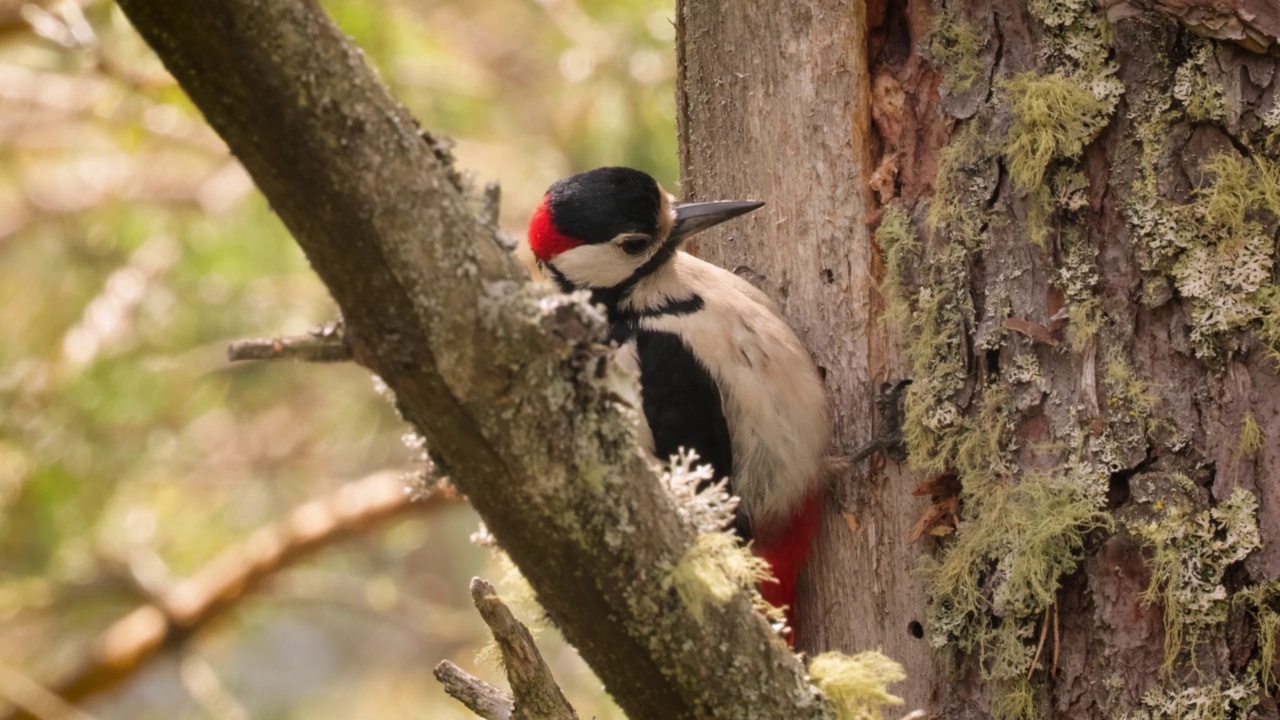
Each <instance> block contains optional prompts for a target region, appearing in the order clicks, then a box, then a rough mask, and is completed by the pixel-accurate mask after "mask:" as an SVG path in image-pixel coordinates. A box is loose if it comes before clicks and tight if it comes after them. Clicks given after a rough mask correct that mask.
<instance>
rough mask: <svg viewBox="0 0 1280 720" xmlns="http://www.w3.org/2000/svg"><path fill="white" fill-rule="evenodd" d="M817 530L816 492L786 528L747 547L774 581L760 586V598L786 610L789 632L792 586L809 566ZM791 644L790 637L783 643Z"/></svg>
mask: <svg viewBox="0 0 1280 720" xmlns="http://www.w3.org/2000/svg"><path fill="white" fill-rule="evenodd" d="M821 527H822V493H821V492H816V493H814V494H812V495H810V496H809V497H807V498H805V499H804V503H803V504H802V505H801V506H800V509H799V510H798V511H797V512H796V514H795V515H792V516H791V520H790V521H789V522H788V523H787V526H786V528H784V529H783V530H782V531H781V532H779V533H778V534H777V535H775V536H773V537H768V538H756V541H755V543H753V544H752V546H751V547H752V550H754V551H755V554H756V555H757V556H758V557H760V558H762V559H763V560H764V561H765V562H767V563H769V567H770V568H772V570H773V577H774V578H775V579H776V581H777V582H770V581H765V582H762V583H760V594H761V595H762V596H763V597H764V599H765V601H766V602H768V603H769V604H770V605H774V606H776V607H783V606H786V608H787V625H789V626H790V627H791V628H792V630H793V631H794V629H795V627H796V615H795V605H796V583H797V581H798V580H799V578H800V571H801V570H802V569H804V566H805V563H807V562H809V551H810V550H811V549H812V548H813V537H814V536H815V535H817V534H818V530H819V529H820V528H821ZM791 641H792V635H791V634H790V633H788V635H787V642H788V643H791Z"/></svg>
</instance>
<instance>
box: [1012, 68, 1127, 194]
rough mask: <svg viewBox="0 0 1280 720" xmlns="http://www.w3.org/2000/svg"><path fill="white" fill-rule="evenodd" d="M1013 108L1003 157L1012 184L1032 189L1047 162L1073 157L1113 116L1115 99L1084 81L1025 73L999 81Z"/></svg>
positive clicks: (1042, 179) (1040, 176) (1022, 188)
mask: <svg viewBox="0 0 1280 720" xmlns="http://www.w3.org/2000/svg"><path fill="white" fill-rule="evenodd" d="M1001 88H1002V89H1003V90H1004V92H1005V93H1006V94H1007V95H1008V98H1009V105H1010V108H1011V109H1012V111H1013V125H1012V126H1011V127H1010V128H1009V137H1008V141H1007V142H1006V143H1005V147H1004V157H1005V161H1006V163H1007V165H1008V168H1009V176H1010V178H1012V180H1013V183H1014V185H1015V186H1016V187H1017V188H1018V189H1020V190H1023V191H1030V190H1034V189H1036V188H1038V187H1040V186H1041V184H1042V183H1043V182H1044V176H1045V171H1046V170H1048V168H1049V163H1050V162H1052V161H1053V160H1055V159H1058V158H1067V159H1074V158H1077V157H1079V156H1080V153H1081V152H1083V151H1084V146H1085V145H1087V144H1088V143H1089V141H1091V140H1093V138H1095V137H1097V135H1098V133H1099V132H1101V130H1102V128H1104V127H1106V125H1107V123H1108V122H1109V121H1110V118H1111V111H1112V109H1113V108H1114V102H1113V101H1111V100H1109V99H1107V98H1098V97H1096V96H1095V95H1094V94H1093V93H1092V92H1091V91H1090V90H1089V88H1088V87H1086V86H1085V85H1084V84H1083V83H1082V82H1081V81H1080V80H1077V79H1074V78H1070V77H1066V76H1063V75H1041V74H1039V73H1036V72H1025V73H1022V74H1020V75H1015V76H1014V77H1012V78H1010V79H1008V80H1006V81H1004V82H1003V83H1001Z"/></svg>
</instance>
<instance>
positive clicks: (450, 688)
mask: <svg viewBox="0 0 1280 720" xmlns="http://www.w3.org/2000/svg"><path fill="white" fill-rule="evenodd" d="M433 673H434V674H435V676H436V680H439V681H440V684H441V685H443V686H444V691H445V692H447V693H449V696H450V697H452V698H453V699H455V700H457V701H458V702H460V703H462V704H463V705H465V706H466V707H467V709H468V710H470V711H471V712H473V713H475V714H476V715H479V716H480V717H482V718H484V720H509V718H510V717H511V710H512V708H513V707H514V706H515V701H514V700H512V699H511V695H510V694H509V693H507V692H504V691H502V690H499V689H498V688H496V687H494V686H492V685H490V684H489V683H487V682H485V681H483V680H481V679H479V678H477V677H475V676H474V675H471V674H469V673H467V672H466V671H465V670H463V669H462V668H460V667H458V666H457V665H454V664H453V663H451V662H449V661H448V660H441V661H440V663H439V664H438V665H436V668H435V670H434V671H433Z"/></svg>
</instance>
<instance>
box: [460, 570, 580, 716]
mask: <svg viewBox="0 0 1280 720" xmlns="http://www.w3.org/2000/svg"><path fill="white" fill-rule="evenodd" d="M471 599H472V600H474V601H475V603H476V610H479V611H480V617H481V618H482V619H483V620H484V624H485V625H488V626H489V630H490V631H491V632H492V633H493V639H494V640H495V641H497V643H498V649H499V650H501V651H502V667H503V669H505V670H506V671H507V681H508V682H510V683H511V694H510V695H507V694H506V693H504V692H502V691H501V690H498V689H497V688H495V687H493V686H492V685H489V684H487V683H485V682H483V681H481V680H477V679H476V678H474V677H472V676H470V675H468V674H467V673H465V672H463V671H462V670H461V669H459V668H458V667H457V666H455V665H453V663H450V662H447V661H446V662H442V663H440V664H439V665H436V669H435V676H436V679H437V680H439V681H440V683H441V684H442V685H444V689H445V691H446V692H448V693H449V694H450V695H452V696H453V697H454V698H455V699H456V700H458V702H460V703H462V704H463V705H466V706H467V707H468V708H470V709H471V711H472V712H474V713H475V714H477V715H479V716H480V717H482V718H485V719H486V720H495V718H501V720H506V718H507V717H511V718H513V720H578V714H577V713H576V712H574V710H573V707H572V706H570V705H569V701H568V700H567V699H565V696H564V693H563V692H562V691H561V690H560V686H559V685H557V684H556V679H555V678H554V677H552V675H551V668H549V667H547V663H546V661H545V660H543V659H542V653H539V652H538V646H537V645H535V644H534V643H533V635H531V634H530V633H529V628H527V627H525V626H524V624H523V623H521V622H520V621H519V620H517V619H516V617H515V615H512V614H511V610H510V609H509V608H508V607H507V605H506V603H504V602H502V598H500V597H498V594H497V591H495V590H494V589H493V585H491V584H490V583H489V582H488V581H486V580H481V579H480V578H472V579H471ZM504 708H505V713H506V714H501V713H502V712H504ZM486 713H488V714H486Z"/></svg>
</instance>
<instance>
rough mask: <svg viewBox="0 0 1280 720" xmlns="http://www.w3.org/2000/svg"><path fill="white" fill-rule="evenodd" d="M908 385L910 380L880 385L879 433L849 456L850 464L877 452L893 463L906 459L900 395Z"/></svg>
mask: <svg viewBox="0 0 1280 720" xmlns="http://www.w3.org/2000/svg"><path fill="white" fill-rule="evenodd" d="M910 384H911V381H910V380H899V381H897V382H891V383H890V382H886V383H880V392H879V393H878V394H877V395H876V413H877V414H878V415H879V416H880V423H879V433H878V434H877V436H876V438H875V439H874V440H872V441H871V442H869V443H867V444H866V445H863V446H862V447H860V448H858V450H857V451H856V452H854V453H853V454H852V455H850V456H849V462H850V463H856V462H862V461H863V460H866V459H867V458H869V457H871V456H872V455H874V454H876V453H877V452H882V453H884V455H885V457H887V458H889V459H890V460H893V461H894V462H902V461H903V460H906V459H907V443H906V441H905V440H904V439H903V437H902V399H903V395H902V393H903V391H904V390H906V388H907V386H908V385H910Z"/></svg>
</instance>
